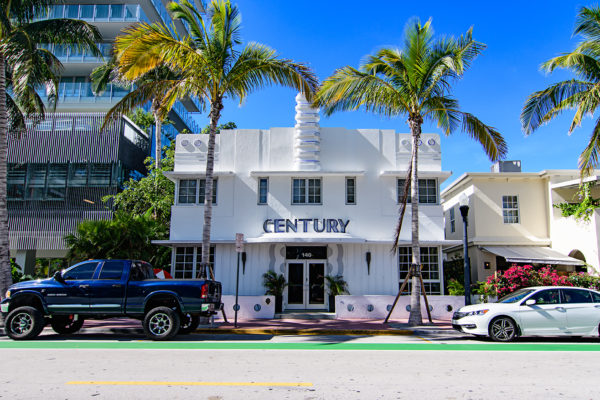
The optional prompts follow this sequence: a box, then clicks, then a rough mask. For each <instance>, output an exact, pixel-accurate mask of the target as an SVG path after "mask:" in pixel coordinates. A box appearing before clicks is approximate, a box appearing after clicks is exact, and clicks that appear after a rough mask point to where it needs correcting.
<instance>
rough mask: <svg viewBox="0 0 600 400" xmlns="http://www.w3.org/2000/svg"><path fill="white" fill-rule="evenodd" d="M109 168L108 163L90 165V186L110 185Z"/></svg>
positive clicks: (110, 168)
mask: <svg viewBox="0 0 600 400" xmlns="http://www.w3.org/2000/svg"><path fill="white" fill-rule="evenodd" d="M111 170H112V167H111V165H110V164H92V165H90V180H89V184H90V186H110V177H111Z"/></svg>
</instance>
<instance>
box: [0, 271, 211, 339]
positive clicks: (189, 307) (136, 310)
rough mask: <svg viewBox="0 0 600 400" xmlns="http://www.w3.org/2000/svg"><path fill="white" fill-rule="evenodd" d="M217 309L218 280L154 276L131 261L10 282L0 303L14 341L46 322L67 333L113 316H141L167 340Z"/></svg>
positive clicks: (150, 331) (148, 329)
mask: <svg viewBox="0 0 600 400" xmlns="http://www.w3.org/2000/svg"><path fill="white" fill-rule="evenodd" d="M221 307H222V303H221V284H220V283H219V282H215V281H211V280H185V279H168V280H163V279H157V278H156V276H155V275H154V270H153V268H152V266H151V265H150V264H148V263H147V262H144V261H135V260H88V261H83V262H80V263H78V264H75V265H73V266H72V267H70V268H68V269H67V270H65V271H62V272H57V273H56V274H55V275H54V277H52V278H49V279H39V280H36V281H27V282H20V283H17V284H14V285H12V286H11V287H10V288H9V289H8V291H7V292H6V295H5V297H4V298H3V300H2V302H1V303H0V309H1V311H2V316H3V317H4V325H5V330H6V334H7V335H8V336H9V337H11V338H12V339H15V340H26V339H33V338H35V337H36V336H37V335H39V334H40V332H41V331H42V329H44V326H46V325H47V324H50V325H51V326H52V329H54V331H56V332H57V333H59V334H69V333H74V332H77V331H78V330H79V329H80V328H81V327H82V325H83V322H84V320H86V319H105V318H114V317H130V318H136V319H139V320H141V321H142V324H143V327H144V332H145V333H146V336H148V337H149V338H150V339H152V340H167V339H170V338H172V337H173V336H175V335H177V334H178V333H180V334H182V333H189V332H191V331H193V330H194V329H195V328H196V327H197V326H198V323H199V320H200V317H203V316H206V317H207V316H210V315H213V314H215V313H217V311H219V310H220V309H221Z"/></svg>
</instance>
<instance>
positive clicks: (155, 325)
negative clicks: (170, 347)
mask: <svg viewBox="0 0 600 400" xmlns="http://www.w3.org/2000/svg"><path fill="white" fill-rule="evenodd" d="M149 325H150V326H149V328H150V332H152V334H153V335H163V334H164V333H165V332H168V330H169V328H171V320H170V319H169V316H168V315H167V314H165V313H157V314H154V315H153V316H152V318H150V324H149Z"/></svg>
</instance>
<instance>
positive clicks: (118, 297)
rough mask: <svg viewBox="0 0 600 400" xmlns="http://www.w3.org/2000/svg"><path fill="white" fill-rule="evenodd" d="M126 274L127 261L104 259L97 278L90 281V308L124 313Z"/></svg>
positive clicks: (94, 311) (112, 312)
mask: <svg viewBox="0 0 600 400" xmlns="http://www.w3.org/2000/svg"><path fill="white" fill-rule="evenodd" d="M124 275H125V261H121V260H108V261H104V263H103V265H102V268H101V269H100V273H99V274H98V276H97V279H94V280H93V281H92V282H91V283H90V310H91V311H92V312H93V313H102V314H122V313H123V299H124V298H125V286H126V284H125V282H124V279H123V278H124Z"/></svg>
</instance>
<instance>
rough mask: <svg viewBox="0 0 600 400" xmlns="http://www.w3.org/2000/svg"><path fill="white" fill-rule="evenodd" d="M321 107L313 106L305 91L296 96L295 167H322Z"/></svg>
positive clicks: (307, 169) (308, 169) (316, 169)
mask: <svg viewBox="0 0 600 400" xmlns="http://www.w3.org/2000/svg"><path fill="white" fill-rule="evenodd" d="M319 120H320V117H319V109H318V108H312V107H311V104H310V103H309V102H308V101H307V100H306V97H304V94H303V93H298V95H297V96H296V126H295V127H294V128H295V132H294V169H296V170H298V171H319V170H320V169H321V161H320V155H321V128H320V126H319Z"/></svg>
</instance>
